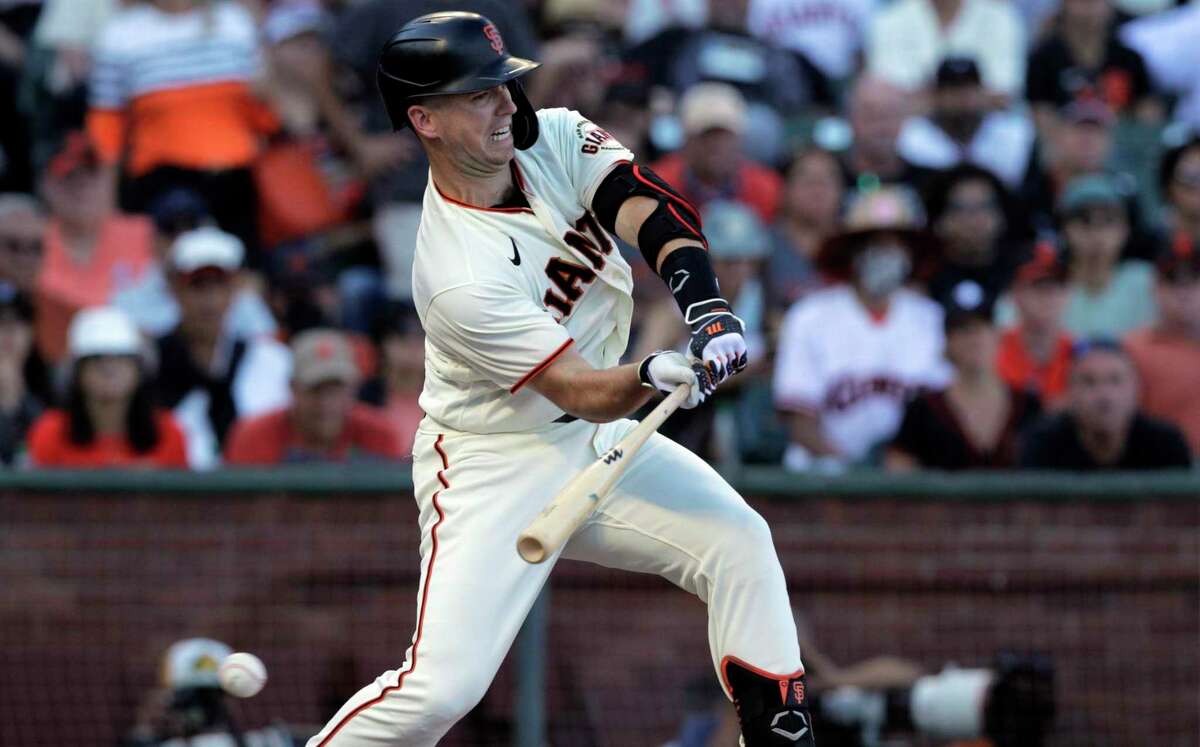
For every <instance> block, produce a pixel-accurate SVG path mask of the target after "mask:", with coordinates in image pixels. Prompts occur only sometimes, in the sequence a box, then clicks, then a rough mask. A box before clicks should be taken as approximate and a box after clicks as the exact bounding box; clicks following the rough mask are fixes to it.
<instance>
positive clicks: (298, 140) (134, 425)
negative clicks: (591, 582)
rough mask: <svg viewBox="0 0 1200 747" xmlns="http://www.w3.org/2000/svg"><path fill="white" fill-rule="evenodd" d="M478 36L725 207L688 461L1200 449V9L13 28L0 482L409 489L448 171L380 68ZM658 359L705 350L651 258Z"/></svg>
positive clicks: (121, 3)
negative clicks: (400, 121) (429, 151)
mask: <svg viewBox="0 0 1200 747" xmlns="http://www.w3.org/2000/svg"><path fill="white" fill-rule="evenodd" d="M440 9H463V10H474V11H476V12H480V13H483V14H484V15H487V16H488V17H489V18H491V19H492V20H493V21H494V22H495V23H496V25H497V26H498V27H499V29H500V31H501V33H502V35H503V37H504V39H505V40H506V43H507V45H508V47H509V48H510V50H511V51H512V53H513V54H516V55H519V56H523V57H530V58H533V59H536V60H539V61H541V62H542V63H543V66H542V68H540V69H539V70H537V71H536V72H534V73H532V74H530V76H529V77H528V78H527V79H526V81H527V86H526V88H527V92H528V94H529V96H530V98H531V100H532V101H533V102H534V104H535V106H537V107H539V108H542V107H557V106H563V107H569V108H572V109H575V110H578V111H580V112H582V113H583V114H584V115H586V116H588V117H589V118H591V119H592V120H594V121H596V122H597V123H598V124H599V125H600V126H602V127H603V128H605V129H606V130H607V131H608V132H609V133H611V134H612V135H613V136H614V137H615V138H616V139H618V140H619V141H620V142H622V143H623V144H625V145H626V146H628V147H629V148H630V149H632V150H633V151H634V152H635V153H636V154H637V155H638V158H639V160H640V161H642V162H644V163H648V164H651V165H652V166H653V168H654V169H655V171H657V173H659V174H660V175H661V176H662V177H663V178H665V179H667V180H668V181H669V182H671V183H672V184H673V185H675V186H676V187H677V188H678V189H679V190H680V191H681V192H682V193H683V194H684V195H685V196H687V197H688V198H689V199H691V200H692V201H694V202H695V203H696V204H697V205H698V206H699V207H700V209H701V212H702V216H703V222H704V229H705V233H706V235H707V237H708V239H709V242H710V248H711V254H712V258H713V264H714V267H715V269H716V271H717V274H718V277H719V280H720V283H721V287H722V290H723V291H724V292H725V294H726V296H727V297H728V298H729V299H730V300H731V301H732V302H733V305H734V309H735V311H736V312H737V313H738V314H739V315H740V316H741V317H742V318H743V319H744V321H745V324H746V329H747V334H748V343H749V346H750V350H751V354H752V360H753V365H752V366H751V368H750V369H749V370H748V371H747V372H745V373H744V374H742V375H740V376H739V377H737V378H735V379H733V380H731V381H730V382H728V384H727V385H724V386H723V388H722V389H721V390H720V391H719V392H718V394H717V396H716V398H715V401H714V403H713V406H711V407H704V408H699V409H698V410H696V411H688V412H686V413H684V412H681V413H679V414H678V415H677V416H676V417H674V418H672V420H671V421H669V422H668V424H667V426H665V430H666V431H667V432H668V434H669V435H671V436H672V437H673V438H676V439H677V440H679V441H681V442H683V443H685V444H686V445H688V446H689V447H690V448H692V449H693V450H695V451H696V452H697V453H700V454H702V455H705V456H706V457H707V458H709V459H710V460H712V461H714V462H716V463H721V464H733V463H755V464H782V465H783V466H784V467H786V468H788V469H791V470H800V471H819V472H823V473H837V472H842V471H844V470H847V469H854V468H859V467H877V468H886V469H888V470H895V471H905V470H914V469H923V468H924V469H944V470H962V469H989V468H1001V469H1003V468H1014V467H1024V468H1033V469H1039V468H1040V469H1075V470H1092V469H1154V468H1169V467H1186V466H1189V465H1190V464H1191V463H1192V454H1195V453H1197V451H1198V450H1200V387H1197V386H1195V383H1196V381H1197V378H1196V372H1197V371H1200V76H1197V75H1196V74H1195V71H1196V70H1200V44H1198V43H1197V41H1200V4H1198V3H1195V2H1193V3H1190V4H1177V3H1176V2H1175V1H1174V0H721V1H720V2H717V1H716V0H620V1H618V0H524V1H523V2H518V1H517V0H513V1H512V2H504V0H461V1H460V2H446V1H435V0H0V88H2V89H3V90H2V91H0V107H3V113H4V116H3V117H0V462H2V463H3V464H5V465H10V466H13V467H62V468H76V467H102V466H122V467H126V466H136V467H160V468H190V469H212V468H216V467H218V466H221V465H271V464H281V463H297V462H347V461H396V460H401V459H404V458H405V457H406V456H407V455H408V454H409V452H410V449H411V444H412V440H413V434H414V430H415V428H416V425H417V423H418V421H419V420H420V418H421V417H422V411H421V407H420V403H419V395H420V392H421V384H422V379H423V372H424V356H423V338H422V333H421V328H420V324H419V321H418V318H417V312H416V310H415V309H414V308H413V306H412V302H411V292H410V286H411V280H410V274H411V266H412V252H413V247H414V243H415V233H416V228H417V225H418V223H419V220H420V200H421V196H422V193H423V191H424V188H425V183H426V178H427V164H426V163H425V161H424V158H423V156H422V154H421V151H420V148H419V146H418V145H417V143H416V141H415V139H414V138H413V136H412V134H411V133H410V132H403V133H393V132H391V130H390V127H389V125H388V120H387V117H386V113H385V112H384V110H383V107H382V102H381V101H380V100H379V97H378V95H377V93H376V90H375V84H374V73H375V64H376V58H377V54H378V51H379V50H380V49H381V48H382V46H383V43H384V42H385V41H386V39H387V38H388V37H389V36H390V35H391V33H392V32H393V31H394V30H396V29H397V28H399V27H400V26H401V25H402V24H403V23H404V22H405V21H407V20H409V19H410V18H413V17H415V16H417V15H420V14H423V13H427V12H431V11H434V10H440ZM622 251H625V252H627V253H628V254H629V256H630V258H631V264H633V265H634V267H635V272H636V273H638V277H637V283H636V289H635V294H636V296H637V298H636V301H637V303H638V313H637V314H636V315H635V321H634V325H635V328H634V331H633V334H632V337H631V339H632V343H631V347H630V350H629V356H628V358H629V360H631V361H635V360H638V359H639V358H640V357H641V356H643V355H645V354H646V353H648V352H650V351H653V350H656V349H662V348H680V349H682V348H683V347H684V346H685V345H686V342H687V338H686V335H685V334H684V333H685V331H686V329H685V327H684V325H683V324H682V322H681V320H680V318H679V313H678V310H677V309H676V308H675V305H674V303H673V302H672V301H671V298H670V296H669V294H668V292H667V291H666V289H665V288H664V287H663V286H662V283H661V281H659V280H658V279H657V278H656V277H655V276H654V274H653V273H652V272H651V271H650V270H649V269H648V268H646V267H645V265H644V263H642V260H641V259H640V258H635V257H634V255H636V254H637V252H636V250H635V249H633V248H631V247H628V246H623V247H622Z"/></svg>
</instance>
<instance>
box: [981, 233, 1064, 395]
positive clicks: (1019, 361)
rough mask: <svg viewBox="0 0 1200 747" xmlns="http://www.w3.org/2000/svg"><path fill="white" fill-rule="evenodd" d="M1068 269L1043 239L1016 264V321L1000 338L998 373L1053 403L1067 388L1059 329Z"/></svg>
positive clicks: (1014, 284)
mask: <svg viewBox="0 0 1200 747" xmlns="http://www.w3.org/2000/svg"><path fill="white" fill-rule="evenodd" d="M1066 283H1067V270H1066V266H1065V265H1064V264H1063V263H1062V262H1061V261H1060V260H1059V258H1058V255H1057V253H1056V252H1055V250H1054V247H1053V245H1051V244H1049V243H1047V242H1043V243H1040V244H1038V245H1037V246H1036V247H1035V248H1034V252H1033V256H1032V257H1030V258H1029V259H1028V260H1026V261H1025V262H1024V263H1023V264H1022V265H1021V266H1020V267H1019V268H1018V269H1017V274H1016V277H1015V278H1014V280H1013V285H1012V300H1013V305H1014V306H1015V307H1016V311H1017V325H1016V326H1015V327H1013V328H1012V329H1010V330H1008V331H1007V332H1005V333H1004V336H1003V337H1001V338H1000V352H999V355H998V356H997V359H996V366H997V368H998V369H999V373H1000V378H1002V379H1004V381H1005V382H1007V383H1008V385H1009V386H1011V387H1013V388H1015V389H1029V390H1032V391H1033V392H1034V393H1035V394H1037V395H1038V396H1039V397H1041V399H1042V402H1043V404H1045V405H1047V406H1049V407H1053V406H1054V405H1055V404H1057V403H1058V401H1059V400H1061V399H1062V396H1063V394H1064V393H1065V392H1066V389H1067V376H1068V374H1069V372H1070V368H1071V344H1072V340H1071V336H1070V335H1069V334H1067V332H1066V330H1065V329H1064V328H1063V322H1062V317H1063V309H1064V308H1065V307H1066V304H1067V285H1066Z"/></svg>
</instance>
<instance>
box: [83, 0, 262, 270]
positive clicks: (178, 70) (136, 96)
mask: <svg viewBox="0 0 1200 747" xmlns="http://www.w3.org/2000/svg"><path fill="white" fill-rule="evenodd" d="M258 43H259V42H258V27H257V25H256V24H255V21H254V17H253V16H252V15H251V13H250V12H249V11H248V10H247V9H246V8H245V7H244V6H243V5H242V4H241V3H237V2H233V1H232V0H213V2H207V1H205V2H201V0H146V1H144V2H138V3H133V4H131V5H128V7H126V8H124V9H122V10H120V11H119V12H117V14H116V15H114V16H113V17H112V18H111V19H110V20H109V21H108V23H107V24H105V26H104V28H103V30H102V31H101V33H100V36H99V38H98V39H97V40H96V43H95V45H94V46H93V55H94V65H93V69H92V76H91V81H90V83H89V87H88V88H89V98H90V106H91V108H90V109H89V111H88V115H87V129H88V134H89V135H90V136H91V138H92V141H93V142H94V143H95V144H96V147H97V149H98V150H99V152H100V153H101V155H102V157H103V160H104V163H105V164H107V165H109V166H110V167H115V166H116V165H117V164H118V163H119V162H122V161H123V171H124V174H125V176H126V177H127V179H128V181H127V183H126V185H125V186H126V189H125V190H124V192H123V194H122V198H123V203H124V204H125V207H126V208H127V209H129V210H134V211H138V212H142V211H144V210H145V209H146V206H147V205H149V204H150V202H151V201H153V199H154V198H155V197H156V196H158V195H159V194H161V193H162V192H165V191H166V190H167V189H169V188H171V187H188V188H191V189H194V190H196V191H197V192H199V193H200V194H202V195H203V196H204V198H205V200H206V201H207V202H208V204H209V207H210V208H211V210H212V214H213V218H215V219H216V221H217V224H218V225H220V227H221V228H222V229H224V230H226V231H228V232H230V233H233V234H235V235H237V237H238V238H240V239H241V240H242V243H244V244H245V245H246V247H247V248H248V249H250V250H251V255H252V257H253V248H255V247H257V246H258V235H257V233H258V229H257V222H256V214H257V209H256V205H257V192H256V190H255V186H254V180H253V177H252V176H251V173H250V166H251V164H252V163H253V162H254V159H255V157H256V156H257V155H258V151H259V145H260V142H259V141H260V138H261V137H262V136H263V135H264V134H267V133H270V132H274V131H275V130H276V129H278V126H279V123H278V120H277V119H276V118H275V116H274V114H272V113H271V111H270V110H269V109H268V108H267V107H266V106H264V105H263V104H262V103H261V102H260V101H259V100H258V99H257V98H256V96H255V91H254V88H255V86H256V85H257V84H258V82H259V80H260V79H261V77H262V60H261V56H260V51H259V46H258ZM252 264H253V263H252Z"/></svg>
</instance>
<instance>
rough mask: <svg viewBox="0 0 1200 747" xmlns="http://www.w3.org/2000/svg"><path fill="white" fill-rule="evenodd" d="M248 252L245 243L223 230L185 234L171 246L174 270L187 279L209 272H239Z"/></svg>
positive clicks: (204, 228) (209, 227) (208, 227)
mask: <svg viewBox="0 0 1200 747" xmlns="http://www.w3.org/2000/svg"><path fill="white" fill-rule="evenodd" d="M245 253H246V250H245V248H244V247H243V246H242V241H241V239H239V238H238V237H236V236H234V235H233V234H231V233H226V232H224V231H222V230H221V229H219V228H213V227H211V226H203V227H201V228H195V229H192V230H191V231H185V232H183V233H181V234H179V236H178V237H177V238H176V239H175V243H174V244H172V245H171V269H172V270H174V271H175V272H178V273H180V274H183V275H190V274H192V273H194V272H198V271H200V270H207V269H215V270H221V271H223V272H226V273H233V272H237V270H238V268H239V267H241V266H242V258H243V257H244V256H245Z"/></svg>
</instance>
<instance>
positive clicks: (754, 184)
mask: <svg viewBox="0 0 1200 747" xmlns="http://www.w3.org/2000/svg"><path fill="white" fill-rule="evenodd" d="M679 118H680V119H681V120H682V121H683V130H684V134H685V136H686V140H685V141H684V144H683V148H682V149H680V150H679V152H677V153H672V154H671V155H669V156H666V157H665V158H663V159H661V160H659V161H658V162H657V163H655V164H654V165H653V167H652V168H653V169H654V172H655V173H656V174H658V175H659V176H661V177H662V178H663V179H664V180H666V182H667V183H668V184H671V185H672V186H674V187H675V188H676V189H678V190H679V191H680V192H681V193H682V194H683V196H684V197H686V198H688V200H690V201H691V202H692V204H694V205H696V206H697V207H703V206H704V205H705V204H706V203H707V202H709V201H710V200H714V199H724V200H735V201H738V202H742V203H744V204H746V205H748V206H750V207H751V208H753V210H754V212H756V213H757V214H758V217H759V219H760V220H762V221H763V222H764V223H770V222H771V221H773V220H774V219H775V211H776V209H777V208H778V207H779V198H780V194H781V193H782V191H783V179H782V178H781V177H780V176H779V175H778V174H776V173H775V172H774V171H772V170H771V169H768V168H766V167H765V166H760V165H759V164H756V163H754V162H753V161H751V160H749V159H748V158H747V157H746V155H745V151H744V148H743V146H742V140H741V139H742V136H743V135H744V134H745V131H746V102H745V100H744V99H742V95H741V94H740V93H738V91H737V89H736V88H734V87H733V86H731V85H729V84H727V83H697V84H696V85H694V86H692V87H691V88H689V89H688V91H687V93H685V94H684V95H683V98H682V100H681V101H680V103H679Z"/></svg>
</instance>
